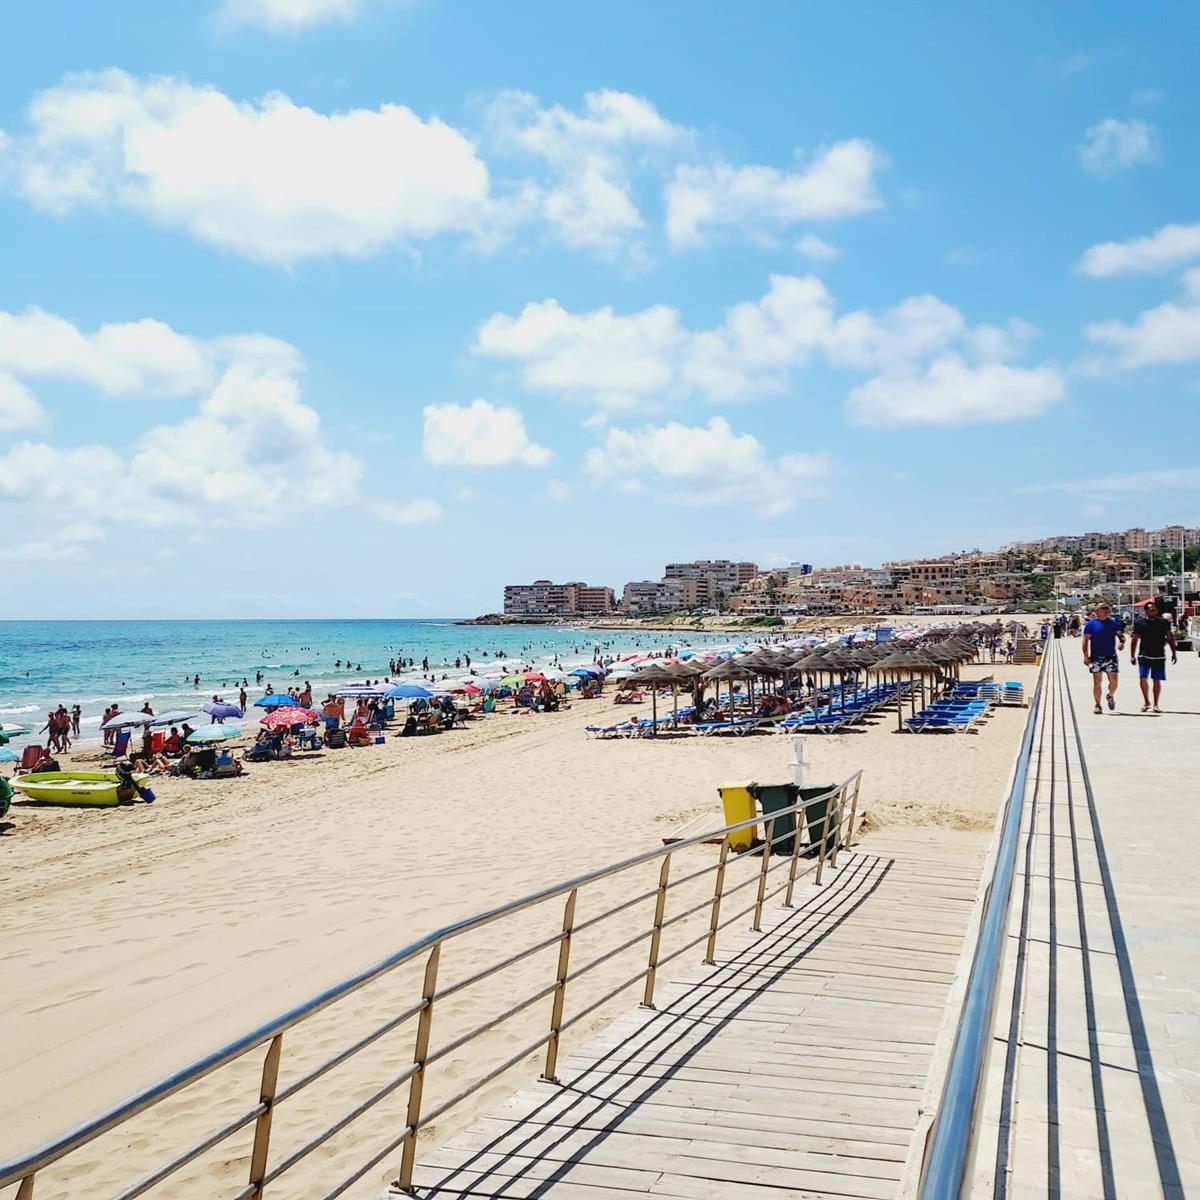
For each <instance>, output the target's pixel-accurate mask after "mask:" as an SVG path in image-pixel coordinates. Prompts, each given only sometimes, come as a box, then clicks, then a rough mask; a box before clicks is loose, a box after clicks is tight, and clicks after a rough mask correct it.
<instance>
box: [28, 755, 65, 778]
mask: <svg viewBox="0 0 1200 1200" xmlns="http://www.w3.org/2000/svg"><path fill="white" fill-rule="evenodd" d="M61 770H62V768H61V767H60V766H59V765H58V759H57V758H55V757H54V756H53V755H52V754H51V753H50V752H49V751H47V752H46V753H45V754H43V755H42V757H41V758H39V759H38V760H37V762H35V763H34V764H33V773H34V774H38V773H40V772H42V771H61Z"/></svg>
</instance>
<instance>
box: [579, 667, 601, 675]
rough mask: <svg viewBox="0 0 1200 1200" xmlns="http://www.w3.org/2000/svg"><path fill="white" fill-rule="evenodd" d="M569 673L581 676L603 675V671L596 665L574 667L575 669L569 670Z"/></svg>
mask: <svg viewBox="0 0 1200 1200" xmlns="http://www.w3.org/2000/svg"><path fill="white" fill-rule="evenodd" d="M571 674H572V675H580V676H582V675H603V674H604V672H603V671H601V670H600V669H599V668H598V667H576V668H575V670H573V671H572V672H571Z"/></svg>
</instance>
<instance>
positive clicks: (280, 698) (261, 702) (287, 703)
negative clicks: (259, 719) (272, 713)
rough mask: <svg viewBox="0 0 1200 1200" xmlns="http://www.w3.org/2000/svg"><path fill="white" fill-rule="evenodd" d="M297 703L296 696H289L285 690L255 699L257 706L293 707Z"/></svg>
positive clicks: (255, 705)
mask: <svg viewBox="0 0 1200 1200" xmlns="http://www.w3.org/2000/svg"><path fill="white" fill-rule="evenodd" d="M295 703H296V697H295V696H289V695H287V694H286V693H284V692H271V693H270V694H269V695H266V696H262V697H261V698H260V699H258V700H255V702H254V707H255V708H291V707H293V706H294V705H295Z"/></svg>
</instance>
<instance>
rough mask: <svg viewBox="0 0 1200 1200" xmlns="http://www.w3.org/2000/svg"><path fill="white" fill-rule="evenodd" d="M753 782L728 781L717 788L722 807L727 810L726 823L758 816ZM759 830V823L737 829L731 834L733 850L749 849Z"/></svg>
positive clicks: (730, 843)
mask: <svg viewBox="0 0 1200 1200" xmlns="http://www.w3.org/2000/svg"><path fill="white" fill-rule="evenodd" d="M754 786H755V785H754V784H753V783H727V784H725V785H724V786H722V787H719V788H717V791H718V792H720V793H721V807H722V809H723V810H724V812H725V824H726V825H733V824H734V823H735V822H737V821H748V820H750V818H751V817H753V816H756V815H757V812H758V810H757V809H756V808H755V805H754V793H753V791H752V790H751V789H752V788H753V787H754ZM757 832H758V826H757V825H747V826H746V828H745V829H735V830H734V831H733V833H731V834H730V835H729V848H730V849H731V850H738V851H741V850H749V849H750V847H751V846H753V845H754V837H755V834H756V833H757Z"/></svg>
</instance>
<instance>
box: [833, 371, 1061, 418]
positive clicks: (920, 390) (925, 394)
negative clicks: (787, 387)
mask: <svg viewBox="0 0 1200 1200" xmlns="http://www.w3.org/2000/svg"><path fill="white" fill-rule="evenodd" d="M1065 394H1066V389H1065V387H1064V385H1063V379H1062V375H1061V374H1060V373H1059V371H1058V370H1057V369H1056V368H1054V367H1049V366H1042V367H1012V366H1008V365H1006V364H1004V363H995V362H992V363H982V364H980V365H977V366H971V365H968V364H966V363H964V362H963V361H962V360H961V359H959V358H956V357H953V356H948V357H945V358H939V359H937V360H936V361H935V362H933V363H931V364H930V365H929V366H928V367H927V368H926V369H925V370H923V371H902V372H895V373H890V374H884V375H878V376H876V377H875V378H874V379H869V380H867V382H866V383H863V384H860V385H859V386H858V387H856V388H854V389H853V390H852V391H851V392H850V396H849V398H848V400H847V404H846V408H847V415H848V417H849V419H850V420H851V421H853V422H854V423H855V424H858V425H974V424H980V423H982V422H990V421H1007V420H1014V419H1017V418H1021V417H1036V416H1039V415H1041V414H1042V413H1043V412H1045V411H1046V410H1047V409H1048V408H1050V407H1051V406H1053V405H1055V404H1057V403H1058V402H1059V401H1060V400H1061V399H1062V398H1063V396H1064V395H1065Z"/></svg>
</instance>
